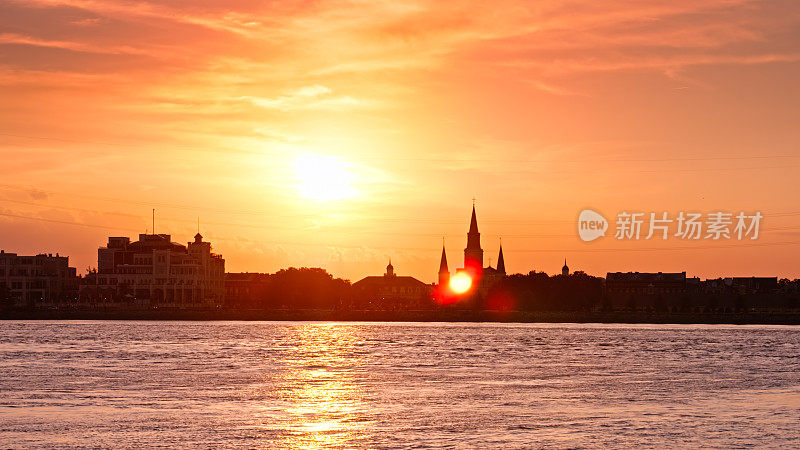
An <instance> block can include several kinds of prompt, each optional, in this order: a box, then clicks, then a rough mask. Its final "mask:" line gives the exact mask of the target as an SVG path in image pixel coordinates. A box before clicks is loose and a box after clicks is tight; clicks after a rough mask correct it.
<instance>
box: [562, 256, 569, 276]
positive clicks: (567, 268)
mask: <svg viewBox="0 0 800 450" xmlns="http://www.w3.org/2000/svg"><path fill="white" fill-rule="evenodd" d="M561 275H564V276H567V275H569V266H567V258H564V266H563V267H561Z"/></svg>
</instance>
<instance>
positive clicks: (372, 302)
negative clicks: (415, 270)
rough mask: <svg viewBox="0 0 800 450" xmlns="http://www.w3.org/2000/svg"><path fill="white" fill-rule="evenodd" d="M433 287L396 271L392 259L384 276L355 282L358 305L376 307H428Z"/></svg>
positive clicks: (354, 287) (354, 293)
mask: <svg viewBox="0 0 800 450" xmlns="http://www.w3.org/2000/svg"><path fill="white" fill-rule="evenodd" d="M432 294H433V292H432V287H431V286H430V285H427V284H425V283H423V282H422V281H419V280H417V279H416V278H414V277H409V276H398V275H396V274H395V273H394V266H393V265H392V261H391V259H390V260H389V265H387V266H386V273H384V274H383V276H369V277H365V278H362V279H361V280H359V281H356V282H355V283H353V295H354V297H355V301H356V303H357V304H358V305H360V306H362V307H366V308H374V309H401V308H428V307H430V306H431V299H432Z"/></svg>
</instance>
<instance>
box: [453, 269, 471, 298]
mask: <svg viewBox="0 0 800 450" xmlns="http://www.w3.org/2000/svg"><path fill="white" fill-rule="evenodd" d="M471 287H472V278H471V277H470V276H469V275H467V274H466V273H464V272H458V273H456V274H455V275H453V277H452V278H450V290H451V291H453V292H454V293H456V294H463V293H465V292H467V291H468V290H469V289H470V288H471Z"/></svg>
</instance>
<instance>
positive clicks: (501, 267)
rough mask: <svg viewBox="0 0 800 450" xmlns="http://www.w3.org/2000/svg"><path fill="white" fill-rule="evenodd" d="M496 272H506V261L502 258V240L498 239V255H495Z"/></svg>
mask: <svg viewBox="0 0 800 450" xmlns="http://www.w3.org/2000/svg"><path fill="white" fill-rule="evenodd" d="M497 272H498V273H501V274H503V275H505V274H506V262H505V260H504V259H503V241H500V255H498V256H497Z"/></svg>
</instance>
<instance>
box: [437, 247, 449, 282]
mask: <svg viewBox="0 0 800 450" xmlns="http://www.w3.org/2000/svg"><path fill="white" fill-rule="evenodd" d="M449 282H450V269H449V268H448V267H447V254H446V253H445V251H444V238H442V260H441V262H439V286H446V285H447V284H448V283H449Z"/></svg>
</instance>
